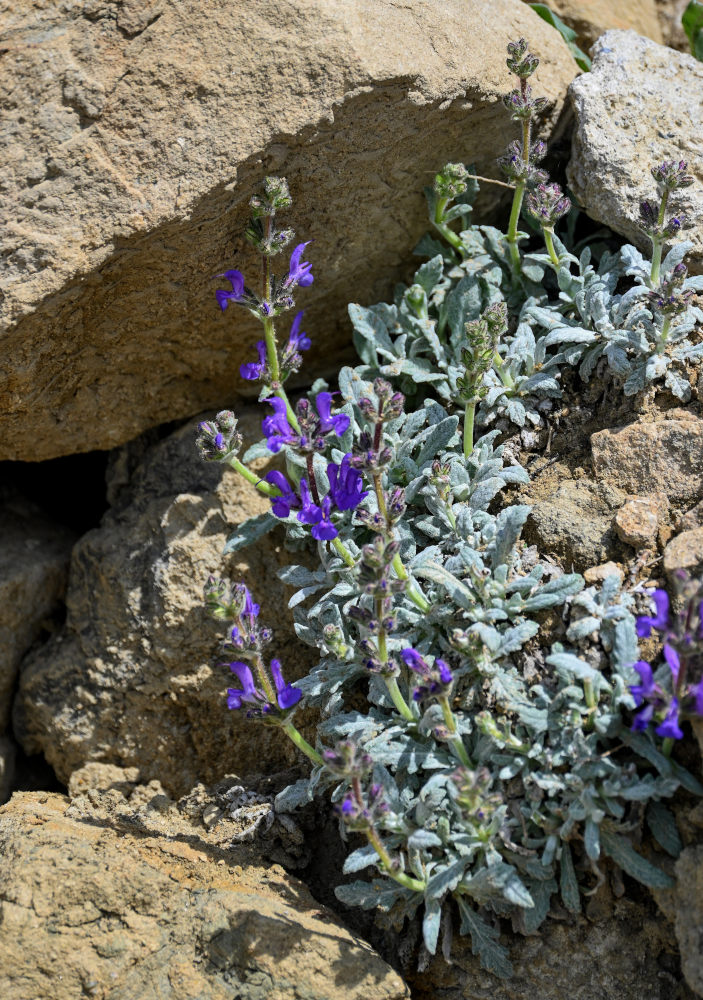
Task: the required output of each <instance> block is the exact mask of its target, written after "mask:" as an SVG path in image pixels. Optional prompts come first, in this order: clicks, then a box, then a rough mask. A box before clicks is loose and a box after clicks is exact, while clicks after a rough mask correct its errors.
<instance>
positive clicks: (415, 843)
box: [408, 830, 442, 851]
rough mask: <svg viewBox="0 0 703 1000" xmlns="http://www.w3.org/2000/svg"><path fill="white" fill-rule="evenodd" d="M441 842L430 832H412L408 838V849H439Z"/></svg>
mask: <svg viewBox="0 0 703 1000" xmlns="http://www.w3.org/2000/svg"><path fill="white" fill-rule="evenodd" d="M441 846H442V841H441V840H440V838H439V837H438V836H437V834H436V833H432V831H431V830H414V831H413V833H411V834H410V836H409V837H408V847H411V848H413V850H418V851H421V850H425V849H427V848H430V847H441Z"/></svg>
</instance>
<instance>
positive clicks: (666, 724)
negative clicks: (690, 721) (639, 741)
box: [654, 698, 683, 740]
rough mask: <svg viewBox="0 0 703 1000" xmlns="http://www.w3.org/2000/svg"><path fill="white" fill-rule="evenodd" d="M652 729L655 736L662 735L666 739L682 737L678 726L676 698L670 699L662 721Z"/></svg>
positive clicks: (677, 703)
mask: <svg viewBox="0 0 703 1000" xmlns="http://www.w3.org/2000/svg"><path fill="white" fill-rule="evenodd" d="M654 731H655V733H656V734H657V736H664V737H666V738H667V739H673V740H680V739H682V738H683V732H682V730H681V727H680V726H679V702H678V698H672V699H671V705H670V706H669V711H668V712H667V713H666V715H665V716H664V720H663V722H662V723H661V724H660V725H658V726H657V728H656V729H655V730H654Z"/></svg>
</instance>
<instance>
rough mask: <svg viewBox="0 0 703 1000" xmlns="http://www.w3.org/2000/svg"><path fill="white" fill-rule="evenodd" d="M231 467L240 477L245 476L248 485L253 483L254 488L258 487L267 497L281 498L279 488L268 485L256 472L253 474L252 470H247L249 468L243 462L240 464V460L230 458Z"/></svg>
mask: <svg viewBox="0 0 703 1000" xmlns="http://www.w3.org/2000/svg"><path fill="white" fill-rule="evenodd" d="M229 465H231V466H232V468H233V469H235V470H236V471H237V472H238V473H239V475H240V476H244V478H245V479H246V481H247V482H248V483H251V484H252V486H256V488H257V490H259V492H260V493H265V494H266V496H267V497H280V495H281V491H280V490H279V489H278V487H276V486H271V484H270V483H267V482H266V481H265V480H264V479H262V478H261V476H257V474H256V473H255V472H252V471H251V469H249V468H247V466H246V465H244V463H243V462H240V461H239V459H238V458H230V460H229Z"/></svg>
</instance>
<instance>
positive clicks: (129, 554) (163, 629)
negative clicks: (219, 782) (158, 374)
mask: <svg viewBox="0 0 703 1000" xmlns="http://www.w3.org/2000/svg"><path fill="white" fill-rule="evenodd" d="M256 416H257V418H260V413H259V412H258V411H257V413H256ZM244 423H245V424H246V421H245V422H244ZM255 426H257V427H258V422H257V424H256V425H255ZM256 436H258V435H256ZM194 437H195V426H194V425H190V426H188V427H186V428H183V429H182V430H180V431H178V432H177V433H175V434H173V435H172V436H170V437H168V438H166V439H165V440H164V441H162V442H160V443H159V444H157V445H154V446H153V447H151V448H148V449H147V450H146V452H145V453H144V455H143V456H142V457H141V458H140V459H139V461H138V462H137V465H136V469H134V471H133V472H132V474H131V476H130V478H129V486H125V485H124V482H123V480H124V478H125V477H127V476H129V472H130V470H129V467H128V466H129V464H130V463H129V462H126V461H125V462H119V463H117V466H116V468H115V471H114V475H113V477H112V480H111V496H112V497H113V499H114V502H115V506H113V508H112V509H111V510H110V511H109V512H108V513H107V515H106V516H105V518H104V519H103V522H102V524H101V526H100V527H99V528H97V529H95V530H93V531H90V532H88V533H87V534H86V535H84V536H83V537H82V538H81V539H80V541H79V542H78V544H77V545H76V547H75V549H74V553H73V559H72V563H71V572H70V584H69V590H68V595H67V609H68V615H67V621H66V625H65V627H64V629H63V631H62V632H60V633H58V634H57V635H56V636H55V637H53V638H52V639H50V641H49V642H48V643H47V644H45V645H44V646H43V647H41V648H37V649H35V650H34V651H33V652H32V654H31V655H30V656H29V657H28V658H27V659H26V660H25V661H24V663H23V664H22V676H21V682H20V690H19V694H18V696H17V699H16V703H15V710H14V726H15V733H16V736H17V738H18V740H19V741H20V743H21V744H22V745H23V746H24V748H25V750H26V751H27V752H28V753H38V752H42V753H44V754H45V755H46V757H47V759H48V760H49V762H50V763H51V764H52V766H53V767H54V769H55V770H56V773H57V775H58V776H59V778H60V779H61V780H62V781H64V782H67V781H68V779H69V777H70V775H71V772H72V771H74V770H75V769H76V768H78V767H81V766H82V765H83V764H85V763H86V762H88V761H99V762H103V763H110V764H119V765H121V766H125V767H137V768H139V770H140V773H141V776H142V778H143V779H144V780H149V779H151V778H157V779H159V780H160V781H162V782H163V785H164V787H165V788H167V789H168V790H169V791H171V792H183V791H185V790H186V789H188V788H191V787H192V786H193V785H194V784H195V782H196V781H198V780H204V781H212V780H216V779H217V778H218V777H219V776H220V775H222V774H223V773H224V772H225V771H226V770H231V769H232V767H236V768H237V771H238V772H239V773H240V774H247V773H249V772H252V771H261V770H263V769H264V768H272V769H275V768H276V767H280V766H286V765H287V764H289V763H290V762H291V761H292V760H294V759H295V755H296V753H297V752H296V751H294V750H293V747H292V744H289V741H288V740H287V738H286V737H285V736H284V735H283V734H282V733H281V732H280V730H277V729H276V728H274V727H268V726H257V724H256V723H255V722H251V721H247V720H246V718H243V715H244V713H241V712H240V713H237V712H230V711H228V710H227V707H226V694H225V693H226V689H227V687H228V686H231V676H232V675H231V674H230V673H229V672H228V670H227V668H226V667H222V666H218V667H213V666H212V665H211V664H212V662H213V660H214V659H215V658H216V656H217V651H218V645H219V642H220V639H221V638H222V637H223V636H224V630H223V628H222V627H221V626H219V627H218V625H217V624H216V623H215V622H213V621H212V620H211V619H210V618H209V617H208V615H207V614H206V612H205V607H204V603H203V596H202V595H203V586H204V584H205V582H206V580H207V578H208V575H209V574H211V573H214V574H216V575H218V576H225V577H226V576H227V575H228V574H229V575H230V576H231V578H232V579H233V580H235V581H236V580H239V579H242V578H243V576H246V579H247V580H248V582H249V584H250V585H251V587H252V590H253V592H254V594H255V595H256V598H257V599H258V600H260V602H261V605H262V612H261V616H262V621H265V622H266V623H267V624H269V625H271V626H272V627H274V629H275V639H274V644H273V645H272V647H271V648H272V650H273V651H274V652H273V653H272V655H280V657H281V659H282V661H283V666H284V671H285V673H286V677H287V679H289V680H293V679H295V678H296V677H300V676H301V675H303V674H304V673H306V671H307V669H308V667H309V653H308V651H306V648H305V647H303V646H302V645H301V644H300V643H299V642H298V640H297V639H296V638H295V636H294V633H293V629H292V619H291V616H290V613H289V612H288V611H286V610H285V608H286V604H287V601H286V599H285V593H284V588H283V585H282V584H281V583H279V582H278V580H277V578H276V569H277V568H278V566H279V565H280V564H281V560H279V557H278V555H277V551H278V549H277V546H278V545H279V542H280V534H279V532H275V533H274V534H272V535H269V536H266V537H265V538H262V539H260V540H259V541H258V542H257V543H256V545H255V546H253V547H251V548H250V549H248V550H245V551H243V552H237V553H234V554H233V555H231V556H229V557H224V556H223V555H222V550H223V547H224V543H225V540H226V538H227V536H228V535H229V533H230V531H231V527H232V526H233V525H235V524H237V523H239V522H241V521H242V520H243V519H244V518H246V517H248V516H250V515H252V514H256V513H259V512H261V511H263V510H267V509H269V504H268V501H267V500H266V499H265V498H264V497H262V495H261V494H259V493H257V492H256V490H255V489H254V488H253V487H252V486H250V485H249V484H248V483H245V482H244V480H243V479H241V477H239V476H238V475H237V474H236V473H235V472H233V470H231V469H229V468H228V469H223V468H222V467H221V466H220V465H218V464H216V463H214V464H212V463H211V464H207V463H204V462H202V461H201V459H200V457H199V455H198V454H197V452H196V450H195V447H194V443H193V442H194ZM250 437H254V435H250ZM123 454H124V455H127V456H129V454H130V452H129V450H126V451H125V452H124V453H123ZM243 560H246V562H244V561H243ZM283 560H284V561H286V562H288V561H289V556H288V555H287V554H286V555H285V556H284V557H283Z"/></svg>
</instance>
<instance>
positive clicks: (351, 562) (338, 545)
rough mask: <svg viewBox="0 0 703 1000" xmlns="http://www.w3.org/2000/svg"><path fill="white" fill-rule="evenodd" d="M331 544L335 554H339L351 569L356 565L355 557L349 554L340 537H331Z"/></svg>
mask: <svg viewBox="0 0 703 1000" xmlns="http://www.w3.org/2000/svg"><path fill="white" fill-rule="evenodd" d="M332 545H333V546H334V548H335V550H336V552H337V555H338V556H341V557H342V559H343V560H344V562H345V563H346V564H347V566H349V567H350V568H352V569H353V568H354V566H356V559H355V558H354V556H353V555H352V554H351V552H350V551H349V549H348V548H347V547H346V545H345V544H344V542H342V541H341V540H340V538H339V537H337V538H333V539H332Z"/></svg>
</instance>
